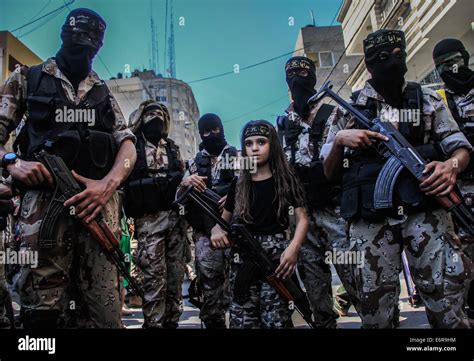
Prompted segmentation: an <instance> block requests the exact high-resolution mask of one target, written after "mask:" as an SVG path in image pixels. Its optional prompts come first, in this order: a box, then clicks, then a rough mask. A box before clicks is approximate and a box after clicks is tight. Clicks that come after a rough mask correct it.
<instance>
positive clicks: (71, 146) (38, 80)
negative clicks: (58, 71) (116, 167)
mask: <svg viewBox="0 0 474 361" xmlns="http://www.w3.org/2000/svg"><path fill="white" fill-rule="evenodd" d="M42 68H43V64H40V65H36V66H33V67H31V68H30V69H29V72H28V77H27V82H28V89H27V99H26V106H27V114H28V115H27V118H26V120H25V125H24V126H23V128H22V129H21V131H20V134H19V135H18V137H17V139H16V141H15V144H14V147H15V150H16V149H19V150H20V152H21V158H22V159H25V160H35V153H37V152H38V151H39V150H41V149H47V150H48V151H49V152H51V153H54V154H56V155H59V156H61V157H62V158H63V160H64V161H65V163H66V164H67V165H68V167H69V168H70V169H74V170H75V171H77V173H79V174H81V175H83V176H85V177H87V178H92V179H101V178H103V177H104V176H105V175H106V174H107V173H108V172H109V171H110V169H111V168H112V166H113V163H114V161H115V155H116V153H117V144H116V142H115V139H114V138H113V136H112V129H113V125H114V122H115V115H114V113H113V110H112V106H111V103H110V97H111V95H110V92H109V89H108V88H107V86H106V85H105V83H103V84H101V85H96V86H94V87H93V88H92V89H91V90H90V91H89V92H88V93H87V95H86V96H85V99H83V100H82V101H81V103H79V104H78V105H76V104H74V103H73V102H71V101H69V99H68V98H67V96H66V94H65V92H64V89H63V87H62V84H61V80H60V79H58V78H55V77H53V76H51V75H49V74H47V73H45V72H43V71H42ZM71 110H72V111H74V112H75V113H74V114H76V115H77V114H82V115H83V118H82V120H85V121H83V122H77V121H75V122H70V121H68V118H67V114H68V113H67V112H68V111H71ZM61 112H62V116H61V117H59V115H58V114H59V113H61ZM91 114H93V116H94V118H86V116H87V115H91ZM71 119H74V120H77V119H79V118H78V117H77V116H74V118H71ZM92 120H93V123H94V124H92ZM86 121H89V123H88V122H86Z"/></svg>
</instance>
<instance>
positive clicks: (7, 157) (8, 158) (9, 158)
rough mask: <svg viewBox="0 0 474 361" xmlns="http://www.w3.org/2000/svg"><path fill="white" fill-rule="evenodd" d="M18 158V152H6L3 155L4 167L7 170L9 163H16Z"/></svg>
mask: <svg viewBox="0 0 474 361" xmlns="http://www.w3.org/2000/svg"><path fill="white" fill-rule="evenodd" d="M17 159H18V156H17V155H16V153H13V152H9V153H5V154H4V155H3V157H2V168H3V169H4V170H6V169H7V165H9V164H13V163H15V162H16V160H17Z"/></svg>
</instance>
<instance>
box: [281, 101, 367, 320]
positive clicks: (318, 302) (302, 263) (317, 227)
mask: <svg viewBox="0 0 474 361" xmlns="http://www.w3.org/2000/svg"><path fill="white" fill-rule="evenodd" d="M319 108H320V105H319V104H318V105H316V106H312V108H311V111H310V115H309V116H308V119H307V120H304V119H302V118H301V117H300V116H299V115H298V114H297V113H296V112H295V111H294V110H293V103H292V104H290V106H289V107H288V109H287V110H286V114H287V116H288V117H289V118H290V119H293V121H294V122H296V123H297V124H299V125H300V126H302V127H303V128H304V129H303V131H302V132H301V133H300V134H299V136H298V140H297V142H296V153H295V163H296V164H299V165H302V166H309V165H310V163H311V161H312V159H313V154H314V149H315V147H318V149H321V146H322V144H324V141H325V139H326V137H327V133H328V131H329V125H330V123H329V122H327V123H326V126H325V130H324V133H323V137H322V139H321V142H319V144H313V143H312V142H311V140H310V136H309V132H310V128H311V124H312V121H313V120H314V118H315V117H316V114H317V112H318V110H319ZM283 148H284V151H285V154H286V156H287V159H288V161H290V160H291V147H290V146H289V145H286V143H284V144H283ZM337 203H338V202H337V201H336V200H333V201H332V202H331V203H330V204H328V205H326V206H324V207H321V208H318V209H314V210H308V214H309V229H308V234H307V238H306V241H305V242H304V243H303V245H302V246H301V251H300V257H299V260H298V263H299V264H298V273H299V275H300V277H301V280H302V281H303V284H304V286H305V288H306V293H307V296H308V299H309V302H310V305H311V308H312V311H313V315H314V321H315V323H316V325H318V326H319V327H322V328H335V327H336V319H337V317H338V316H337V314H336V312H335V311H334V309H333V298H332V286H331V284H332V275H331V267H330V264H328V263H326V261H325V253H326V252H327V251H330V252H332V250H337V251H344V250H346V249H349V248H350V244H349V242H348V240H347V236H346V222H345V221H344V219H342V218H341V216H340V213H339V206H338V205H337ZM335 268H336V270H337V273H338V275H339V278H340V279H341V281H342V283H343V285H344V287H345V289H346V290H347V292H348V293H349V295H350V298H351V300H352V302H353V303H354V305H356V306H357V305H358V304H359V302H358V300H357V292H356V291H355V285H354V281H353V277H352V273H353V271H352V268H353V267H352V266H351V265H349V264H346V265H342V264H338V265H335Z"/></svg>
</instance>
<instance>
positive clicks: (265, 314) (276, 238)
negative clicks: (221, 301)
mask: <svg viewBox="0 0 474 361" xmlns="http://www.w3.org/2000/svg"><path fill="white" fill-rule="evenodd" d="M256 240H257V241H258V242H259V243H260V244H261V246H262V248H263V249H264V250H265V251H266V252H267V254H268V255H269V256H270V257H271V258H274V257H278V255H280V254H281V253H282V252H283V251H284V250H285V249H286V247H288V243H289V242H288V240H287V239H286V238H285V236H284V235H283V234H275V235H268V236H256ZM236 259H237V258H236V257H234V258H232V263H231V274H230V284H231V290H234V283H235V278H236V274H237V272H238V270H239V268H240V267H241V263H236V262H235V260H236ZM249 287H250V288H249V299H248V300H247V302H245V303H244V304H243V305H239V304H238V303H236V302H235V301H234V302H231V304H230V308H229V311H230V328H242V329H243V328H291V327H292V326H293V324H292V322H291V314H292V312H293V311H292V309H291V307H290V306H289V304H288V303H287V302H286V301H285V300H283V299H282V298H281V297H280V295H279V294H278V293H277V291H275V289H274V288H273V287H271V286H270V285H269V284H268V283H266V282H264V281H262V280H255V281H254V282H252V283H251V284H250V286H249ZM232 299H234V295H232Z"/></svg>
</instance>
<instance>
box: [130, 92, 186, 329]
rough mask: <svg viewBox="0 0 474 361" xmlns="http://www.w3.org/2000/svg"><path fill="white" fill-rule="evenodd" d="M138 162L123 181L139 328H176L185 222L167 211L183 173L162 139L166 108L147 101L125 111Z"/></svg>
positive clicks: (179, 161)
mask: <svg viewBox="0 0 474 361" xmlns="http://www.w3.org/2000/svg"><path fill="white" fill-rule="evenodd" d="M129 127H130V130H131V131H132V132H133V133H134V134H135V135H136V137H137V143H136V150H137V162H136V163H135V168H134V169H133V172H132V174H131V175H130V177H129V178H128V179H127V182H126V187H125V189H126V193H125V212H126V213H127V216H129V217H134V218H135V227H136V233H137V239H138V255H137V263H138V266H139V267H140V269H141V271H142V272H143V276H144V280H143V288H144V291H145V299H144V303H143V314H144V316H145V323H144V325H143V327H144V328H151V327H154V328H177V327H178V320H179V317H180V315H181V313H182V312H183V308H182V294H181V286H182V283H183V277H184V267H185V259H184V257H185V246H186V244H185V242H186V238H185V237H186V234H185V231H186V225H185V224H184V223H185V222H184V219H183V218H180V217H179V215H178V213H177V212H176V211H175V210H173V209H172V204H173V201H174V197H175V194H176V189H177V187H178V185H179V183H180V182H181V180H182V178H183V174H184V164H183V161H182V159H181V154H180V152H179V148H178V146H177V145H176V144H175V143H174V142H173V140H171V139H170V138H168V137H167V135H168V132H169V128H170V115H169V113H168V109H167V108H166V107H165V106H164V105H163V104H160V103H156V102H154V101H152V100H148V101H145V102H143V103H142V104H141V105H140V107H139V108H138V109H137V110H136V111H134V112H133V113H132V114H131V115H130V124H129Z"/></svg>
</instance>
